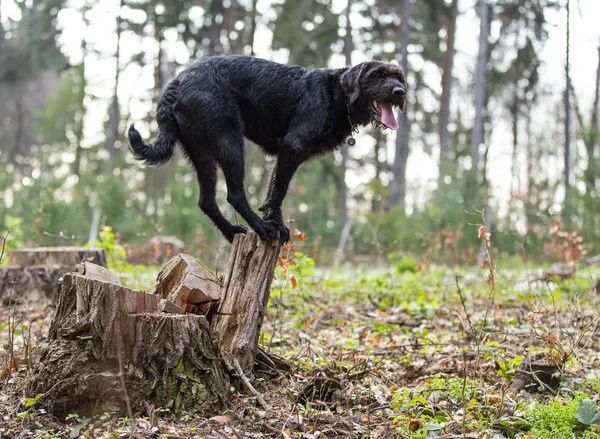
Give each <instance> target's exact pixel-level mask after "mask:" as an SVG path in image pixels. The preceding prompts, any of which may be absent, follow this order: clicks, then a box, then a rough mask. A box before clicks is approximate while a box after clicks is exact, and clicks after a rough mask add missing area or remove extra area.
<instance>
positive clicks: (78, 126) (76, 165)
mask: <svg viewBox="0 0 600 439" xmlns="http://www.w3.org/2000/svg"><path fill="white" fill-rule="evenodd" d="M87 11H89V6H88V4H87V3H84V5H83V8H82V10H81V12H82V13H81V16H82V18H83V28H84V32H83V35H82V36H81V65H80V67H79V84H78V86H79V90H78V91H79V93H78V95H79V96H78V104H79V111H78V114H77V115H76V116H75V117H76V121H75V129H74V130H73V131H74V134H75V160H74V161H73V175H76V176H77V177H79V174H80V173H81V157H82V155H83V147H82V146H81V142H82V141H83V126H84V123H85V111H86V108H85V88H86V86H87V82H86V78H85V59H86V58H87V41H86V37H85V36H86V34H87V28H88V24H89V23H88V19H87V18H86V13H87Z"/></svg>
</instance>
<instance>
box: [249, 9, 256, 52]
mask: <svg viewBox="0 0 600 439" xmlns="http://www.w3.org/2000/svg"><path fill="white" fill-rule="evenodd" d="M257 3H258V0H252V13H251V15H250V18H251V25H250V43H249V45H250V56H254V37H255V35H256V4H257Z"/></svg>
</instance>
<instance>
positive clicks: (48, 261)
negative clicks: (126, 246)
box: [0, 247, 106, 305]
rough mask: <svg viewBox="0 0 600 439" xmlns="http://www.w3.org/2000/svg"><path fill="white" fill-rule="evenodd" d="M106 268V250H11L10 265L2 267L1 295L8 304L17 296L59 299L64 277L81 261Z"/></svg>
mask: <svg viewBox="0 0 600 439" xmlns="http://www.w3.org/2000/svg"><path fill="white" fill-rule="evenodd" d="M86 261H89V262H92V263H94V264H96V265H100V266H103V267H106V256H105V254H104V250H99V249H92V248H83V247H48V248H23V249H19V250H11V251H9V252H8V264H9V265H8V266H6V267H2V268H0V297H1V298H2V302H3V303H4V304H5V305H6V304H8V303H10V302H12V301H14V300H17V299H26V300H27V301H28V302H35V301H39V300H41V299H44V298H46V299H50V300H55V299H56V288H57V285H58V280H59V279H60V277H61V276H62V275H63V274H65V273H68V272H70V271H74V270H75V267H76V265H77V264H80V263H83V262H86Z"/></svg>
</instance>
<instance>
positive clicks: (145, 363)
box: [33, 274, 229, 417]
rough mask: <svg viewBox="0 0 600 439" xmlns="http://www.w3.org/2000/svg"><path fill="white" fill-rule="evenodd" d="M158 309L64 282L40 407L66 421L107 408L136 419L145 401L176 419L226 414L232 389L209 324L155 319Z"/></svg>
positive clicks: (38, 376)
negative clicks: (73, 415)
mask: <svg viewBox="0 0 600 439" xmlns="http://www.w3.org/2000/svg"><path fill="white" fill-rule="evenodd" d="M158 302H159V298H158V296H155V295H153V294H149V293H145V292H143V291H136V290H132V289H129V288H126V287H123V286H121V285H115V284H112V283H107V282H102V281H98V280H95V279H90V278H87V277H85V276H81V275H77V274H67V275H65V276H64V277H63V279H62V281H61V282H60V285H59V295H58V304H57V310H56V316H55V317H54V320H53V321H52V324H51V326H50V332H49V344H48V346H47V348H45V350H44V351H43V352H42V356H41V359H40V362H39V365H38V370H36V373H35V382H34V386H33V387H34V389H35V393H42V394H44V398H43V399H42V401H41V403H42V404H43V405H44V406H45V407H46V408H47V409H48V410H49V411H51V412H52V413H54V414H56V415H57V416H59V417H63V416H65V415H66V414H68V413H80V414H81V413H86V414H91V413H92V412H94V411H97V410H102V408H103V407H104V406H105V405H106V404H112V405H116V406H118V407H120V408H121V411H122V412H123V413H128V415H129V416H133V413H134V412H135V413H139V412H141V411H142V410H143V402H144V401H151V402H152V403H153V404H154V405H155V406H156V407H163V408H169V409H170V410H171V411H172V412H174V413H177V412H182V411H185V412H192V413H193V412H201V413H210V414H212V413H215V412H216V411H218V410H219V409H221V408H222V407H224V405H225V403H226V401H227V395H228V390H229V382H228V379H227V376H226V375H225V374H224V373H223V370H222V368H221V365H220V362H219V359H218V356H217V351H216V349H215V348H214V346H213V344H212V342H211V338H210V331H209V325H208V322H207V321H206V318H205V317H204V316H197V315H170V314H149V313H152V312H156V311H157V310H158ZM126 410H127V411H126Z"/></svg>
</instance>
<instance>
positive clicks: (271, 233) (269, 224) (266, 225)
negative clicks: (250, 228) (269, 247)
mask: <svg viewBox="0 0 600 439" xmlns="http://www.w3.org/2000/svg"><path fill="white" fill-rule="evenodd" d="M256 233H257V234H258V236H260V239H262V240H263V241H272V240H274V239H279V237H280V235H279V233H280V228H279V224H278V223H277V222H276V221H271V220H269V221H264V222H263V227H262V228H261V229H260V230H258V229H256Z"/></svg>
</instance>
